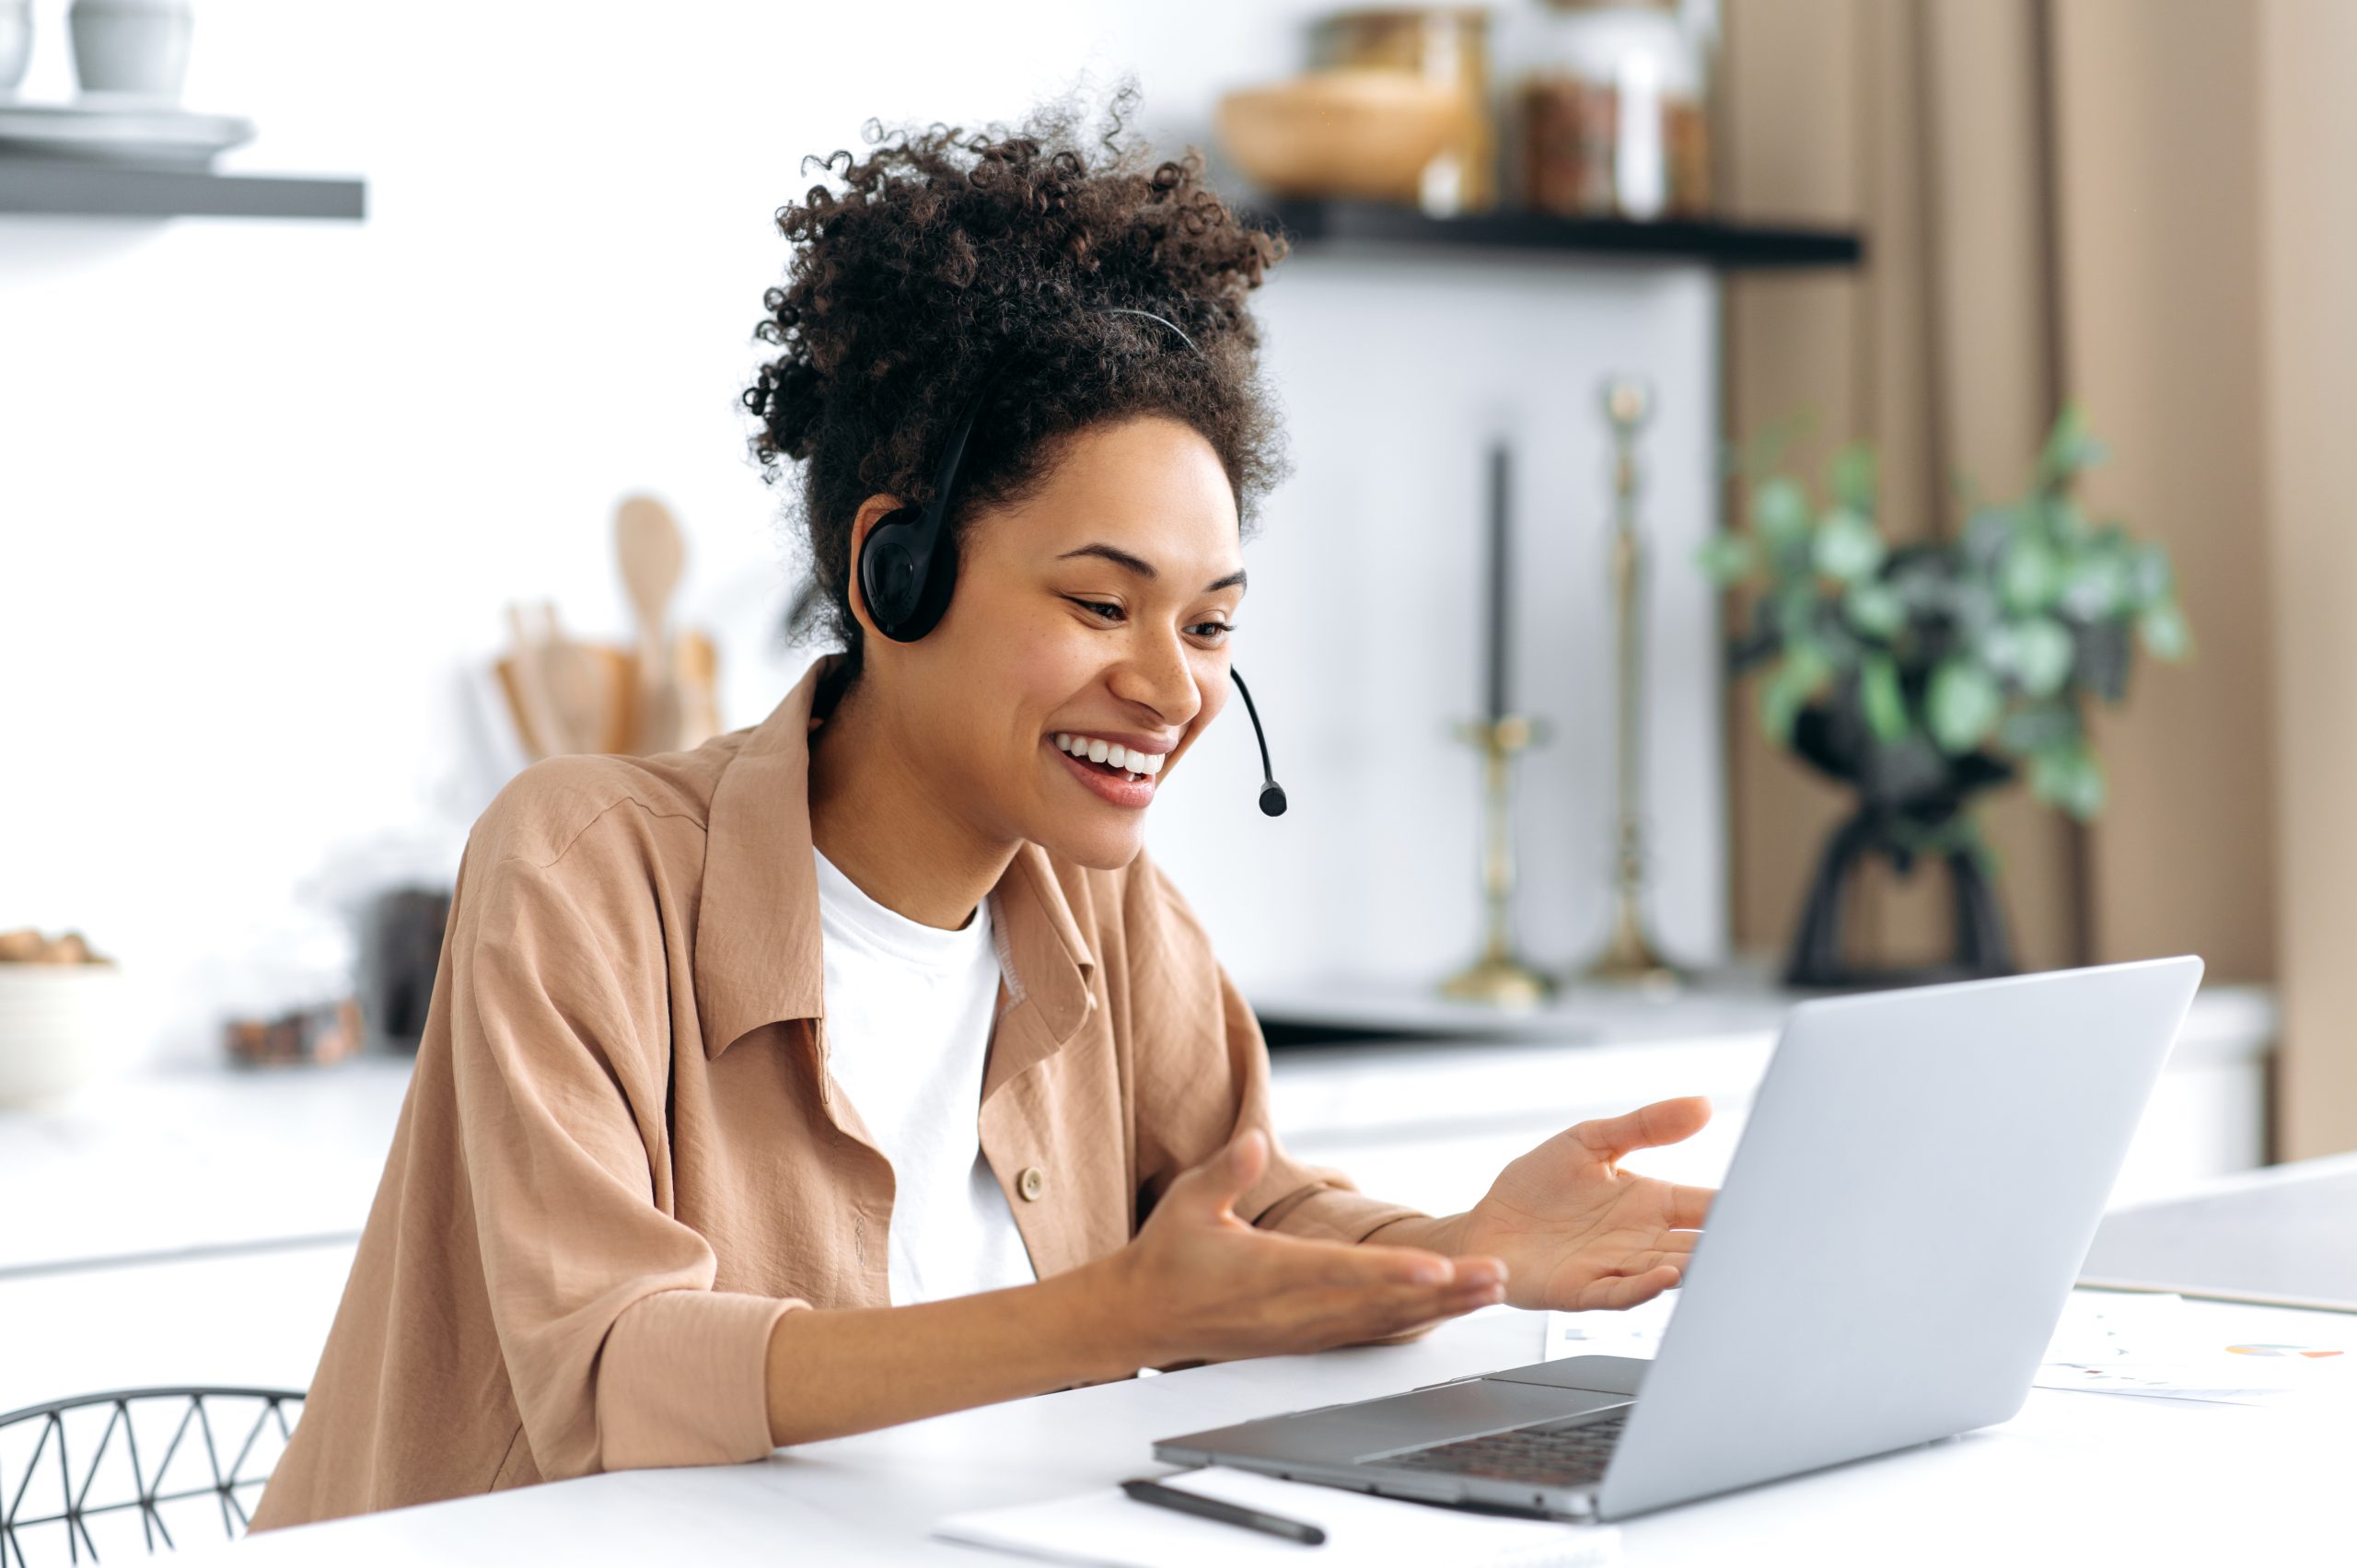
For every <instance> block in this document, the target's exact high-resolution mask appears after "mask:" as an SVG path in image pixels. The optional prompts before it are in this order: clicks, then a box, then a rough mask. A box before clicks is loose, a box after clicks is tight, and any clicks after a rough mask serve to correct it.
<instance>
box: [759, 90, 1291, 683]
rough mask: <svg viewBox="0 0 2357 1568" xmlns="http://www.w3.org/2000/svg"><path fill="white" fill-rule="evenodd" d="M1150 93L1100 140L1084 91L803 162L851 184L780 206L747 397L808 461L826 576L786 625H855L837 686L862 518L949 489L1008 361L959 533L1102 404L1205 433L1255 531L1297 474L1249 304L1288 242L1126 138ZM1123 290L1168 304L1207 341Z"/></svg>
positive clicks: (1124, 103)
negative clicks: (1264, 378) (964, 425)
mask: <svg viewBox="0 0 2357 1568" xmlns="http://www.w3.org/2000/svg"><path fill="white" fill-rule="evenodd" d="M1137 98H1138V90H1137V87H1136V86H1135V84H1134V83H1133V82H1129V81H1124V82H1123V83H1122V84H1120V87H1118V88H1117V89H1116V91H1115V93H1114V94H1113V97H1112V99H1111V101H1110V103H1109V107H1108V110H1107V120H1108V124H1107V127H1106V128H1105V129H1104V131H1103V132H1102V134H1099V135H1097V136H1096V137H1095V138H1094V139H1093V145H1091V142H1090V139H1089V138H1087V137H1086V136H1085V135H1084V134H1081V131H1080V122H1081V120H1082V118H1083V117H1082V115H1081V113H1080V111H1079V110H1077V109H1076V108H1074V105H1073V104H1072V103H1071V102H1070V101H1069V100H1067V101H1065V102H1062V103H1059V104H1050V105H1047V106H1043V107H1040V108H1037V109H1035V110H1032V112H1031V114H1030V115H1029V116H1028V118H1027V119H1026V121H1025V122H1024V123H1023V124H1022V125H1020V126H1019V127H1016V128H1015V129H1012V130H1010V129H1008V128H1007V127H1005V126H1004V125H1002V124H998V123H995V122H993V123H992V124H991V125H989V126H988V127H986V128H985V129H984V130H981V131H976V132H969V131H965V130H961V129H958V128H956V127H952V126H947V125H944V124H940V123H938V122H936V123H935V124H933V125H931V126H929V127H927V128H926V129H924V130H923V131H922V132H920V131H916V130H914V129H907V128H904V129H902V130H900V131H899V132H897V133H895V134H894V135H893V136H892V137H891V138H890V139H887V138H886V135H885V133H884V131H883V129H882V128H881V126H880V125H879V124H878V122H876V121H874V120H870V121H868V122H867V123H866V124H865V125H864V126H863V127H862V128H861V134H862V135H863V136H864V137H865V139H866V140H867V141H868V142H869V143H870V144H871V145H874V148H875V150H874V152H873V153H872V155H871V156H870V157H868V158H867V159H866V160H865V162H858V163H854V162H853V160H852V155H851V154H850V153H849V152H848V151H842V150H838V151H837V152H835V153H833V154H831V155H830V156H829V157H825V158H823V159H821V158H818V157H816V156H815V155H813V157H806V158H805V159H803V165H802V167H803V171H804V172H805V173H807V172H809V168H810V166H811V164H812V163H813V162H818V163H820V164H822V165H823V166H824V167H825V168H827V169H828V171H829V173H830V176H833V177H836V178H839V179H840V180H842V184H843V187H844V189H843V190H842V192H841V193H837V192H832V191H830V190H829V189H828V188H827V187H826V186H824V185H817V186H813V187H812V188H811V189H810V192H809V193H808V194H807V196H806V197H805V199H804V201H803V203H801V204H800V205H798V206H797V205H788V206H785V207H783V208H780V209H779V211H778V214H777V226H778V228H779V230H780V231H781V232H783V233H784V235H785V237H786V238H787V239H789V240H791V241H793V242H794V243H795V247H796V249H795V254H794V257H793V259H792V261H791V262H790V264H789V266H788V268H787V271H786V281H785V283H784V285H781V286H779V287H775V288H772V289H770V290H769V291H768V293H767V294H765V295H764V296H762V303H763V304H764V305H765V306H766V307H767V308H768V310H769V315H768V318H767V319H764V320H763V321H762V322H761V325H760V326H759V327H757V328H756V329H755V330H754V335H755V336H756V337H757V338H759V339H760V340H761V341H762V342H763V343H773V344H775V345H777V347H778V348H779V350H780V351H781V352H780V353H779V354H778V356H777V357H776V358H775V359H772V360H770V361H768V362H767V363H765V364H764V365H762V366H761V370H760V373H759V376H758V378H757V379H756V380H755V381H754V383H753V385H752V386H751V387H749V388H748V389H746V391H745V394H744V403H745V406H746V408H748V409H749V410H750V411H751V412H753V413H754V414H755V415H756V416H758V418H759V420H760V422H761V428H760V430H759V431H758V433H756V434H755V435H754V436H752V448H753V455H754V457H755V458H756V459H758V460H759V461H760V463H761V470H762V477H763V478H764V479H765V480H766V481H768V482H772V483H775V482H777V481H778V480H779V479H780V478H781V476H782V475H783V474H784V472H786V471H787V470H786V465H787V464H788V463H800V464H802V465H803V468H802V470H801V473H800V481H801V482H800V486H799V491H798V494H796V496H795V500H796V502H797V503H798V506H797V507H796V509H797V510H798V511H799V513H800V522H801V526H802V528H803V530H804V533H805V536H806V540H807V547H808V550H809V553H810V564H811V581H810V583H809V585H808V586H807V587H806V588H805V589H804V591H803V595H802V598H801V600H800V601H799V602H798V603H797V604H796V606H795V611H794V613H793V614H792V616H790V618H789V625H788V631H789V633H808V632H810V631H811V630H812V629H814V628H815V629H817V630H819V631H822V632H825V633H830V634H832V635H833V636H834V637H836V638H838V639H840V640H841V642H842V645H843V647H844V648H845V650H846V651H847V653H848V655H849V656H848V657H847V658H846V659H845V661H844V664H845V668H843V670H842V672H841V675H840V682H839V684H848V682H849V680H850V679H852V678H853V676H855V674H856V672H857V669H858V667H859V662H860V632H859V625H858V622H857V621H855V620H854V619H853V616H852V613H851V607H850V598H849V590H850V581H851V575H852V563H851V527H852V519H853V516H854V514H856V513H857V511H858V510H859V506H860V504H861V503H862V502H863V501H865V499H866V498H867V497H868V496H870V495H873V494H877V493H879V492H883V493H888V494H893V495H897V496H899V497H900V499H901V500H902V501H904V502H906V503H908V504H910V505H923V503H924V502H926V501H928V500H930V499H931V498H932V489H933V481H934V470H935V466H936V465H937V463H938V462H939V460H940V452H941V448H942V446H943V444H944V443H945V442H946V439H947V437H948V434H949V427H950V426H951V425H952V424H954V423H955V422H956V420H957V419H958V415H959V413H961V412H963V411H964V409H965V406H966V404H967V402H968V401H970V399H971V398H972V397H973V396H974V395H975V393H976V391H977V389H979V388H980V387H981V383H982V381H983V378H984V377H987V376H988V375H990V374H991V372H992V370H993V367H994V366H1000V365H1002V364H1003V365H1004V366H1005V368H1004V373H1003V374H1002V376H1001V378H1000V380H999V382H998V387H997V389H996V390H995V391H994V392H993V395H992V397H991V400H990V406H988V407H986V408H984V409H982V410H981V412H980V414H979V415H978V417H977V418H976V420H975V422H974V429H973V434H972V436H971V437H970V444H969V446H968V448H967V459H966V464H965V468H964V470H963V475H962V478H961V480H960V482H959V489H958V507H957V513H956V515H955V516H953V517H952V518H951V519H950V527H951V528H952V530H953V531H956V530H961V529H962V528H964V527H965V526H966V525H967V522H968V521H969V520H970V517H971V515H972V513H973V512H975V511H976V510H978V509H980V508H981V507H984V506H989V505H1007V504H1012V503H1017V502H1019V501H1020V500H1021V499H1022V498H1023V496H1024V495H1025V494H1026V493H1027V492H1028V490H1030V489H1031V488H1032V487H1034V486H1036V485H1037V484H1038V483H1039V482H1040V481H1042V480H1043V479H1044V478H1045V477H1046V474H1047V472H1048V471H1049V470H1050V468H1051V465H1052V463H1053V461H1054V459H1055V457H1056V455H1057V451H1058V448H1059V446H1060V445H1061V443H1062V441H1064V440H1065V439H1066V438H1068V437H1069V436H1071V435H1072V434H1074V432H1076V431H1078V430H1080V429H1082V428H1085V427H1086V426H1089V425H1092V424H1099V423H1102V422H1106V421H1111V420H1120V419H1127V418H1132V417H1135V416H1138V415H1143V414H1163V415H1167V416H1169V417H1172V418H1176V419H1179V420H1182V421H1184V422H1185V423H1186V424H1189V425H1191V426H1192V427H1193V428H1194V429H1196V430H1197V431H1199V432H1201V433H1202V436H1203V437H1204V439H1205V440H1207V441H1209V442H1210V443H1211V445H1212V447H1213V450H1214V451H1216V452H1217V453H1218V454H1219V458H1220V461H1221V463H1222V464H1223V465H1224V466H1225V469H1226V470H1227V477H1228V482H1229V485H1230V486H1231V488H1232V489H1233V490H1234V492H1235V494H1236V498H1237V515H1238V517H1239V518H1240V519H1241V520H1242V521H1243V522H1244V524H1245V525H1246V527H1247V528H1249V527H1250V525H1251V524H1252V523H1253V522H1254V521H1255V520H1256V517H1257V514H1258V503H1259V501H1260V497H1261V496H1262V495H1264V494H1266V493H1267V491H1268V490H1269V489H1270V488H1271V486H1272V485H1273V484H1275V482H1277V481H1278V480H1280V479H1282V478H1283V476H1284V474H1285V472H1286V471H1287V464H1286V462H1285V459H1284V457H1283V441H1282V437H1281V436H1280V433H1279V429H1278V424H1277V418H1276V414H1275V412H1274V410H1273V407H1272V406H1271V400H1270V398H1269V397H1268V395H1267V392H1266V390H1265V389H1264V388H1263V387H1262V385H1261V383H1260V372H1259V366H1258V351H1259V347H1260V337H1259V332H1258V330H1257V328H1256V327H1255V324H1254V322H1253V319H1252V317H1251V315H1250V313H1249V312H1248V310H1247V308H1246V303H1245V296H1247V295H1248V294H1249V293H1250V292H1251V290H1253V289H1254V288H1256V287H1258V286H1259V285H1260V283H1261V281H1262V278H1263V276H1264V275H1265V273H1267V271H1268V269H1269V268H1270V267H1271V265H1272V264H1274V263H1275V262H1276V261H1279V260H1280V259H1282V258H1283V255H1284V254H1285V250H1286V246H1285V242H1284V240H1283V238H1279V237H1277V236H1275V235H1272V234H1268V233H1264V232H1262V231H1261V230H1259V229H1257V228H1253V227H1250V226H1248V225H1246V224H1245V223H1244V222H1242V221H1241V220H1239V219H1238V217H1237V215H1236V214H1235V213H1234V212H1232V211H1231V210H1230V209H1229V208H1228V206H1227V204H1226V203H1225V202H1223V201H1222V200H1221V199H1220V197H1219V196H1218V194H1217V193H1216V192H1213V191H1212V190H1211V188H1210V187H1209V186H1208V185H1206V184H1205V183H1204V178H1203V161H1202V154H1201V153H1200V152H1199V151H1198V150H1197V149H1195V148H1193V147H1189V148H1188V149H1186V152H1185V154H1184V156H1183V157H1179V158H1176V159H1165V160H1161V161H1155V160H1154V158H1153V156H1152V154H1151V153H1150V151H1149V150H1148V149H1147V148H1145V147H1144V145H1142V144H1139V143H1137V142H1135V141H1134V140H1131V141H1124V139H1123V136H1122V122H1123V117H1124V115H1125V114H1128V113H1130V112H1131V111H1132V110H1134V108H1135V105H1136V101H1137ZM837 160H841V163H842V167H841V168H837V167H836V166H837ZM1108 306H1122V307H1128V308H1132V309H1138V310H1150V311H1152V312H1154V313H1155V315H1158V316H1162V317H1165V318H1167V319H1169V320H1171V321H1172V322H1175V323H1176V324H1177V325H1178V326H1179V328H1181V329H1182V330H1183V331H1185V332H1186V334H1187V336H1188V337H1190V338H1191V339H1192V340H1193V341H1194V343H1195V344H1196V347H1197V348H1198V349H1200V350H1201V351H1202V352H1201V353H1200V354H1198V353H1194V352H1190V350H1189V349H1188V347H1187V345H1186V344H1185V343H1180V342H1179V340H1178V339H1177V338H1176V337H1175V336H1174V335H1173V334H1172V333H1171V332H1170V331H1168V330H1167V329H1166V328H1163V327H1160V326H1156V325H1155V323H1153V322H1151V321H1147V320H1144V319H1140V318H1139V317H1136V316H1122V315H1107V314H1104V313H1103V311H1102V309H1101V308H1103V307H1108Z"/></svg>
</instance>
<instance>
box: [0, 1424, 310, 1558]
mask: <svg viewBox="0 0 2357 1568" xmlns="http://www.w3.org/2000/svg"><path fill="white" fill-rule="evenodd" d="M290 1407H291V1410H290ZM302 1408H303V1394H302V1392H301V1390H299V1389H294V1388H122V1389H117V1390H115V1391H114V1392H112V1393H105V1394H84V1395H81V1396H80V1397H78V1398H75V1399H68V1400H52V1401H50V1402H49V1403H48V1404H44V1405H32V1406H29V1407H28V1408H26V1409H24V1410H20V1411H9V1412H8V1413H6V1415H0V1568H32V1565H33V1564H34V1563H35V1562H42V1563H47V1562H70V1563H80V1562H100V1561H102V1558H101V1555H100V1551H99V1546H100V1542H101V1541H102V1540H103V1541H105V1542H106V1544H107V1546H108V1549H109V1551H108V1554H109V1555H111V1556H113V1557H115V1558H117V1559H118V1560H119V1559H120V1558H121V1557H122V1556H123V1555H124V1554H125V1553H126V1552H129V1551H136V1550H137V1549H138V1547H139V1545H140V1544H141V1543H144V1544H145V1550H146V1551H150V1552H153V1551H159V1550H161V1551H171V1550H174V1549H175V1548H176V1547H177V1546H178V1544H179V1543H178V1542H177V1541H176V1540H175V1539H173V1535H172V1526H173V1525H174V1524H179V1525H180V1527H181V1532H182V1534H183V1535H185V1534H186V1533H187V1531H188V1529H189V1527H191V1526H192V1525H195V1526H199V1527H205V1528H207V1529H209V1528H210V1525H211V1520H210V1518H209V1516H211V1515H213V1514H215V1513H217V1514H218V1515H219V1525H220V1527H221V1529H223V1530H224V1531H225V1532H226V1534H227V1536H228V1538H229V1539H232V1540H235V1539H238V1537H239V1536H240V1535H242V1534H244V1533H245V1527H246V1522H247V1519H248V1518H249V1516H250V1515H249V1509H250V1505H251V1504H252V1502H253V1500H254V1498H256V1497H258V1496H259V1495H261V1486H262V1483H263V1482H264V1481H268V1480H269V1479H270V1472H271V1470H272V1469H273V1467H274V1466H275V1465H276V1464H277V1462H278V1456H279V1454H280V1453H281V1452H283V1451H284V1448H285V1446H286V1440H287V1439H288V1438H289V1437H291V1436H292V1435H293V1434H294V1431H295V1420H296V1418H299V1417H300V1415H301V1414H302ZM225 1459H226V1463H224V1460H225ZM206 1499H211V1501H210V1502H209V1503H208V1502H206V1501H205V1500H206ZM134 1519H135V1520H136V1522H137V1533H136V1534H135V1535H134V1533H133V1530H132V1525H133V1521H134ZM94 1526H95V1527H96V1529H95V1530H94V1529H93V1527H94Z"/></svg>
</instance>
